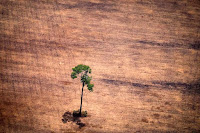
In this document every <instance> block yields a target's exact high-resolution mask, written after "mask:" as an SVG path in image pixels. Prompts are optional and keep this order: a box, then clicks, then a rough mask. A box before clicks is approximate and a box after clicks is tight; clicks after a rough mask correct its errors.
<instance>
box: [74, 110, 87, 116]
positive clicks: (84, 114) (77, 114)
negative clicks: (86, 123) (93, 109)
mask: <svg viewBox="0 0 200 133" xmlns="http://www.w3.org/2000/svg"><path fill="white" fill-rule="evenodd" d="M73 116H74V117H79V116H80V110H74V111H73ZM81 116H82V117H87V111H82V112H81Z"/></svg>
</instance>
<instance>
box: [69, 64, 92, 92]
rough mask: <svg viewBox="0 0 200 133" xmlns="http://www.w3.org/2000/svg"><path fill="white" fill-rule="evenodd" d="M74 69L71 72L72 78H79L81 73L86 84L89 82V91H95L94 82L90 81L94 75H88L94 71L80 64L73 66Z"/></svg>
mask: <svg viewBox="0 0 200 133" xmlns="http://www.w3.org/2000/svg"><path fill="white" fill-rule="evenodd" d="M72 70H73V72H72V73H71V78H72V79H75V78H77V76H78V74H80V73H81V82H82V83H84V84H87V88H88V90H89V91H93V87H94V84H91V83H90V81H91V80H92V77H90V76H88V73H91V72H92V70H91V69H90V67H89V66H86V65H83V64H80V65H77V66H76V67H74V68H72Z"/></svg>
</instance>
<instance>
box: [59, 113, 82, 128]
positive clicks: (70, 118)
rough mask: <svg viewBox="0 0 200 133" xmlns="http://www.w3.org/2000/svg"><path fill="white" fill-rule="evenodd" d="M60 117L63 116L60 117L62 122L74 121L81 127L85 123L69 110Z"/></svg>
mask: <svg viewBox="0 0 200 133" xmlns="http://www.w3.org/2000/svg"><path fill="white" fill-rule="evenodd" d="M62 117H63V119H62V122H63V123H67V122H74V123H76V125H78V126H79V128H82V127H84V126H85V123H82V122H81V120H80V117H74V116H73V114H72V113H71V112H69V111H67V112H65V113H64V115H63V116H62Z"/></svg>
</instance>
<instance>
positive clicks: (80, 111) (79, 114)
mask: <svg viewBox="0 0 200 133" xmlns="http://www.w3.org/2000/svg"><path fill="white" fill-rule="evenodd" d="M84 86H85V82H83V86H82V94H81V106H80V112H79V115H80V116H81V110H82V100H83V88H84Z"/></svg>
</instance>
